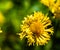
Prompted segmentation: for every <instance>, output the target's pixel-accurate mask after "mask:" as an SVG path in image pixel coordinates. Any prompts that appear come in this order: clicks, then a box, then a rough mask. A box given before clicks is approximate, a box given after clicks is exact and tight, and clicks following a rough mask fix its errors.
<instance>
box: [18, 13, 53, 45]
mask: <svg viewBox="0 0 60 50" xmlns="http://www.w3.org/2000/svg"><path fill="white" fill-rule="evenodd" d="M21 31H22V32H21V33H20V34H19V35H20V39H23V38H24V37H25V38H27V43H28V45H29V46H30V45H34V44H36V45H37V46H38V45H45V44H46V43H48V40H50V35H51V34H53V27H51V20H50V19H49V17H47V15H44V14H42V13H41V12H34V14H33V15H30V16H27V17H25V18H24V20H23V21H22V25H21Z"/></svg>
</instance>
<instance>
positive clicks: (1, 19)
mask: <svg viewBox="0 0 60 50" xmlns="http://www.w3.org/2000/svg"><path fill="white" fill-rule="evenodd" d="M4 22H5V18H4V16H3V14H2V12H0V24H3V23H4Z"/></svg>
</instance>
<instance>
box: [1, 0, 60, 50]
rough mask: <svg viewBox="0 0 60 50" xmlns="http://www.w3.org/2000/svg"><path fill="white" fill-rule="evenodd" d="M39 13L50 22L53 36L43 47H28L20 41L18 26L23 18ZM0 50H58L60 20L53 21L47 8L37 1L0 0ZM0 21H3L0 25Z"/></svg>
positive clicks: (23, 41) (24, 42)
mask: <svg viewBox="0 0 60 50" xmlns="http://www.w3.org/2000/svg"><path fill="white" fill-rule="evenodd" d="M34 11H41V12H43V13H44V14H48V16H49V17H50V18H51V20H52V24H53V26H54V34H53V36H51V37H52V38H51V40H50V41H49V43H48V44H46V45H44V46H28V45H27V43H26V39H24V40H22V41H21V40H20V38H19V36H18V34H17V33H20V24H21V21H22V20H23V18H24V17H25V16H27V15H30V14H33V12H34ZM0 12H1V14H2V16H3V17H1V14H0V27H1V30H2V32H1V33H0V50H60V19H53V18H52V16H53V14H52V13H51V12H50V11H49V9H48V7H46V6H45V5H43V4H42V3H40V2H39V0H0ZM1 21H3V22H4V23H3V22H2V23H3V24H2V23H1Z"/></svg>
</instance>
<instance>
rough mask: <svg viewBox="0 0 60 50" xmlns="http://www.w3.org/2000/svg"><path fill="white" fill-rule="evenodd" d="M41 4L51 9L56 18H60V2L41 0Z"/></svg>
mask: <svg viewBox="0 0 60 50" xmlns="http://www.w3.org/2000/svg"><path fill="white" fill-rule="evenodd" d="M41 3H43V4H44V5H46V6H48V7H49V9H50V11H51V12H52V13H53V14H54V17H55V18H59V17H60V0H41Z"/></svg>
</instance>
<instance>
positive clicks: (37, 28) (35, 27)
mask: <svg viewBox="0 0 60 50" xmlns="http://www.w3.org/2000/svg"><path fill="white" fill-rule="evenodd" d="M42 28H43V27H42V24H41V23H40V22H33V23H32V24H31V25H30V30H31V31H32V32H33V34H34V35H37V36H39V35H40V33H42V31H43V30H42Z"/></svg>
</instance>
